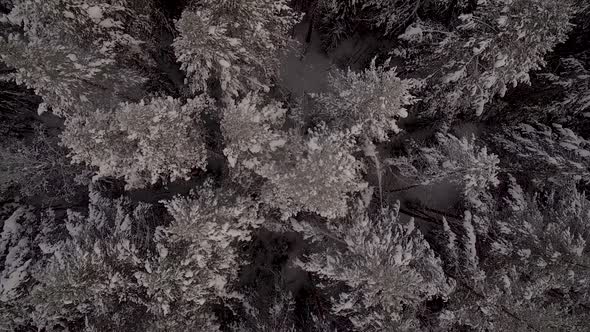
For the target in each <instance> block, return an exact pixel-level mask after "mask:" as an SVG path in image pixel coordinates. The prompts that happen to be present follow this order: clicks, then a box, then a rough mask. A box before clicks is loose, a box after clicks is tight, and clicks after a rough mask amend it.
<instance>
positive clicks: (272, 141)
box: [222, 95, 366, 218]
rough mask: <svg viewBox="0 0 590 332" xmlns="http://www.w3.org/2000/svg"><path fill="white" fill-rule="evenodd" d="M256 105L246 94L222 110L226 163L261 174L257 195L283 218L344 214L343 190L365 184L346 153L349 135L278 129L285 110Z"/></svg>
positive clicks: (349, 148) (349, 146)
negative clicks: (301, 215)
mask: <svg viewBox="0 0 590 332" xmlns="http://www.w3.org/2000/svg"><path fill="white" fill-rule="evenodd" d="M261 103H262V102H261V100H260V98H259V97H257V96H256V95H249V96H247V97H246V98H245V99H244V100H242V101H241V102H240V103H239V104H237V105H230V107H229V108H228V109H227V110H226V111H225V112H224V118H223V120H222V130H223V133H224V137H225V139H226V148H225V149H224V153H225V155H226V156H227V158H228V160H229V161H230V165H232V167H234V168H236V171H239V170H240V169H246V170H250V171H253V172H254V173H256V174H257V175H259V176H261V177H263V178H265V179H266V180H267V182H266V183H265V184H264V186H263V193H262V199H263V200H264V201H265V202H266V203H268V204H269V205H270V206H272V207H275V208H278V209H280V210H281V211H282V212H283V216H284V217H285V218H286V217H288V216H291V215H295V214H297V213H298V212H300V211H309V212H315V213H318V214H320V215H322V216H324V217H328V218H334V217H338V216H343V215H345V214H346V210H347V194H349V193H353V192H357V191H360V190H361V189H362V188H364V187H365V186H366V185H365V184H364V183H363V182H362V181H361V180H360V176H359V172H360V170H361V166H362V165H361V164H360V162H359V161H357V160H356V159H355V158H354V156H352V154H351V153H352V150H353V148H354V141H353V140H352V139H351V138H350V133H348V132H331V131H328V130H327V129H326V128H325V127H321V126H320V127H318V128H316V129H314V130H310V131H309V132H308V133H307V135H300V134H298V133H297V132H295V131H284V130H281V129H280V127H281V126H282V125H283V124H284V119H285V110H284V109H282V108H281V107H280V105H278V104H274V103H271V104H268V105H266V106H262V105H261Z"/></svg>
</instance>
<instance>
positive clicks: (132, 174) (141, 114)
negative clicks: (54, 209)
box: [62, 95, 209, 188]
mask: <svg viewBox="0 0 590 332" xmlns="http://www.w3.org/2000/svg"><path fill="white" fill-rule="evenodd" d="M208 103H209V102H208V100H207V99H206V97H205V96H204V95H201V96H199V97H197V98H195V99H189V100H188V101H187V102H186V103H184V104H183V103H182V102H181V101H180V100H179V99H174V98H172V97H167V98H154V99H151V100H149V101H141V102H139V103H134V104H132V103H124V104H121V105H119V108H118V109H117V110H116V111H114V112H110V111H100V110H98V111H96V112H93V113H90V114H87V115H77V116H72V117H70V118H68V119H67V121H66V128H65V130H64V132H63V134H62V141H63V143H64V144H65V145H66V146H67V147H68V148H70V149H71V156H72V159H73V161H74V162H77V163H82V162H84V163H86V164H87V165H89V166H93V167H96V168H97V169H98V172H97V175H98V176H103V177H105V176H112V177H122V178H124V179H125V180H126V181H127V186H128V187H129V188H139V187H144V186H146V185H149V184H153V183H156V182H157V181H159V180H163V181H174V180H176V179H185V178H187V177H188V176H189V175H190V173H191V171H192V170H193V169H198V168H200V169H204V168H205V167H206V159H207V152H206V149H205V143H204V138H203V135H204V130H203V127H202V122H201V118H200V116H201V113H202V112H203V111H205V110H206V108H207V107H209V106H208Z"/></svg>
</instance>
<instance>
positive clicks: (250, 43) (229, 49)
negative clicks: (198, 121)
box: [173, 0, 298, 96]
mask: <svg viewBox="0 0 590 332" xmlns="http://www.w3.org/2000/svg"><path fill="white" fill-rule="evenodd" d="M194 7H195V8H194V9H186V10H185V11H184V12H183V13H182V17H181V18H180V19H179V20H178V21H177V22H176V28H177V29H178V31H179V32H180V35H179V36H178V37H177V38H176V40H175V41H174V44H173V45H174V49H175V53H176V56H177V58H178V61H179V62H180V63H181V64H182V69H183V70H184V71H185V72H186V73H187V76H188V79H187V81H188V83H190V85H191V88H192V90H193V92H196V91H202V90H206V89H207V81H208V80H209V79H215V80H218V81H219V82H220V83H221V89H222V90H223V91H224V93H225V94H227V95H229V96H236V95H237V94H238V93H240V92H245V91H248V90H251V89H254V90H258V89H265V90H268V88H269V86H270V84H271V79H272V78H273V77H274V76H275V75H276V72H277V70H278V65H279V63H278V59H279V57H278V52H279V51H280V50H282V49H284V48H285V47H286V46H287V42H288V34H289V32H290V31H291V29H292V28H293V26H294V24H295V23H296V22H297V21H298V16H297V15H295V14H294V12H293V11H292V9H290V7H289V6H287V1H286V0H279V1H276V0H242V1H235V0H221V1H215V0H198V1H195V5H194Z"/></svg>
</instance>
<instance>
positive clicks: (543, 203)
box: [448, 178, 590, 331]
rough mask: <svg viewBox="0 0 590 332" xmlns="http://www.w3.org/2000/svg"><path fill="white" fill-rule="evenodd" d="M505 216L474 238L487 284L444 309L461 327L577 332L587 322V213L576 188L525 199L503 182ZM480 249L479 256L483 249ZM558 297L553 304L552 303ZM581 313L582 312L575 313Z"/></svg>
mask: <svg viewBox="0 0 590 332" xmlns="http://www.w3.org/2000/svg"><path fill="white" fill-rule="evenodd" d="M509 192H510V195H509V196H508V197H507V198H506V199H505V201H504V204H505V207H506V209H505V210H504V211H497V212H496V214H495V215H494V216H493V218H491V227H490V233H489V234H488V236H487V237H482V238H480V241H482V240H483V243H480V244H479V247H480V248H482V249H483V250H485V255H481V256H482V257H483V258H482V259H481V260H480V263H481V264H480V267H481V268H482V269H483V270H484V271H485V273H486V275H487V277H486V279H485V283H481V284H479V285H477V286H474V287H476V288H477V289H478V292H479V294H480V295H477V296H474V295H475V294H473V292H474V291H473V290H471V291H470V292H468V293H471V294H468V293H467V294H465V293H462V292H459V293H457V294H456V295H455V298H454V299H452V300H451V301H450V302H449V304H450V306H449V309H453V310H456V311H454V313H453V314H452V315H448V316H449V317H452V318H453V319H456V320H457V321H458V322H460V323H461V324H466V325H469V326H478V327H481V328H487V329H493V330H506V329H511V328H515V327H518V328H519V329H535V330H539V331H545V330H556V329H560V328H566V329H568V330H570V331H583V330H584V329H585V325H586V322H587V319H588V314H587V311H586V310H585V309H583V305H582V306H580V304H581V303H583V302H585V301H587V295H585V294H587V292H588V290H589V289H588V283H587V280H588V278H589V277H590V275H589V272H588V270H587V269H586V268H585V266H588V263H589V258H588V249H587V241H588V240H589V237H590V209H589V205H588V200H587V199H586V197H585V195H584V194H583V193H580V192H578V191H577V190H576V189H575V188H573V187H570V188H564V189H562V190H559V191H552V192H546V193H537V194H529V193H523V190H522V188H521V187H520V186H519V184H518V183H517V182H516V180H514V178H511V179H509ZM484 248H485V249H484ZM558 295H559V296H558ZM580 310H581V311H580Z"/></svg>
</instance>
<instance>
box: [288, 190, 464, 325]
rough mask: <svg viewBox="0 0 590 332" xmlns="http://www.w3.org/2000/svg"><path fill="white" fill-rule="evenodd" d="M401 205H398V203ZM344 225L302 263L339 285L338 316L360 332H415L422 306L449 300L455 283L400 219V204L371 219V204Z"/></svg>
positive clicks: (409, 224) (421, 239)
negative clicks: (438, 300)
mask: <svg viewBox="0 0 590 332" xmlns="http://www.w3.org/2000/svg"><path fill="white" fill-rule="evenodd" d="M398 204H399V203H398ZM355 208H356V210H355V211H353V212H352V213H351V214H350V215H349V217H347V218H346V219H344V220H338V221H335V222H333V223H330V224H329V233H327V234H329V236H324V235H325V234H326V233H318V234H315V236H316V237H317V238H320V239H322V248H323V249H322V251H321V252H317V253H313V254H311V255H309V256H308V257H305V258H304V259H303V261H300V262H298V263H297V264H298V265H299V266H300V267H302V268H303V269H304V270H306V271H309V272H311V273H313V274H315V275H317V276H319V277H320V278H322V279H323V280H325V283H323V284H324V285H330V284H334V283H336V286H338V288H337V289H338V290H339V291H336V294H335V295H334V296H335V297H334V298H333V307H332V311H333V313H334V314H335V315H340V316H344V317H348V318H349V319H350V321H351V322H352V324H353V326H354V328H355V330H357V331H404V330H407V331H411V330H416V329H419V328H420V324H419V321H418V319H417V317H416V312H417V310H418V307H419V306H420V305H421V304H422V303H423V302H424V301H427V300H429V299H432V298H434V297H442V298H444V297H446V296H447V295H448V294H449V293H450V292H451V291H452V289H453V287H454V285H453V281H452V280H449V279H447V276H445V274H444V272H443V269H442V266H441V261H440V260H439V259H438V258H437V257H436V255H435V253H434V252H433V251H432V249H431V248H430V246H429V245H428V243H427V242H426V241H425V240H424V237H423V235H422V234H421V232H420V231H419V230H418V229H416V227H415V224H414V221H413V219H410V221H409V222H407V223H403V222H402V221H401V220H400V215H399V205H397V206H394V207H393V208H391V209H385V210H383V211H382V212H381V213H380V214H378V215H375V216H371V215H370V214H369V212H368V211H367V210H366V209H367V202H364V201H361V200H359V201H358V202H357V204H356V205H355Z"/></svg>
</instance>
